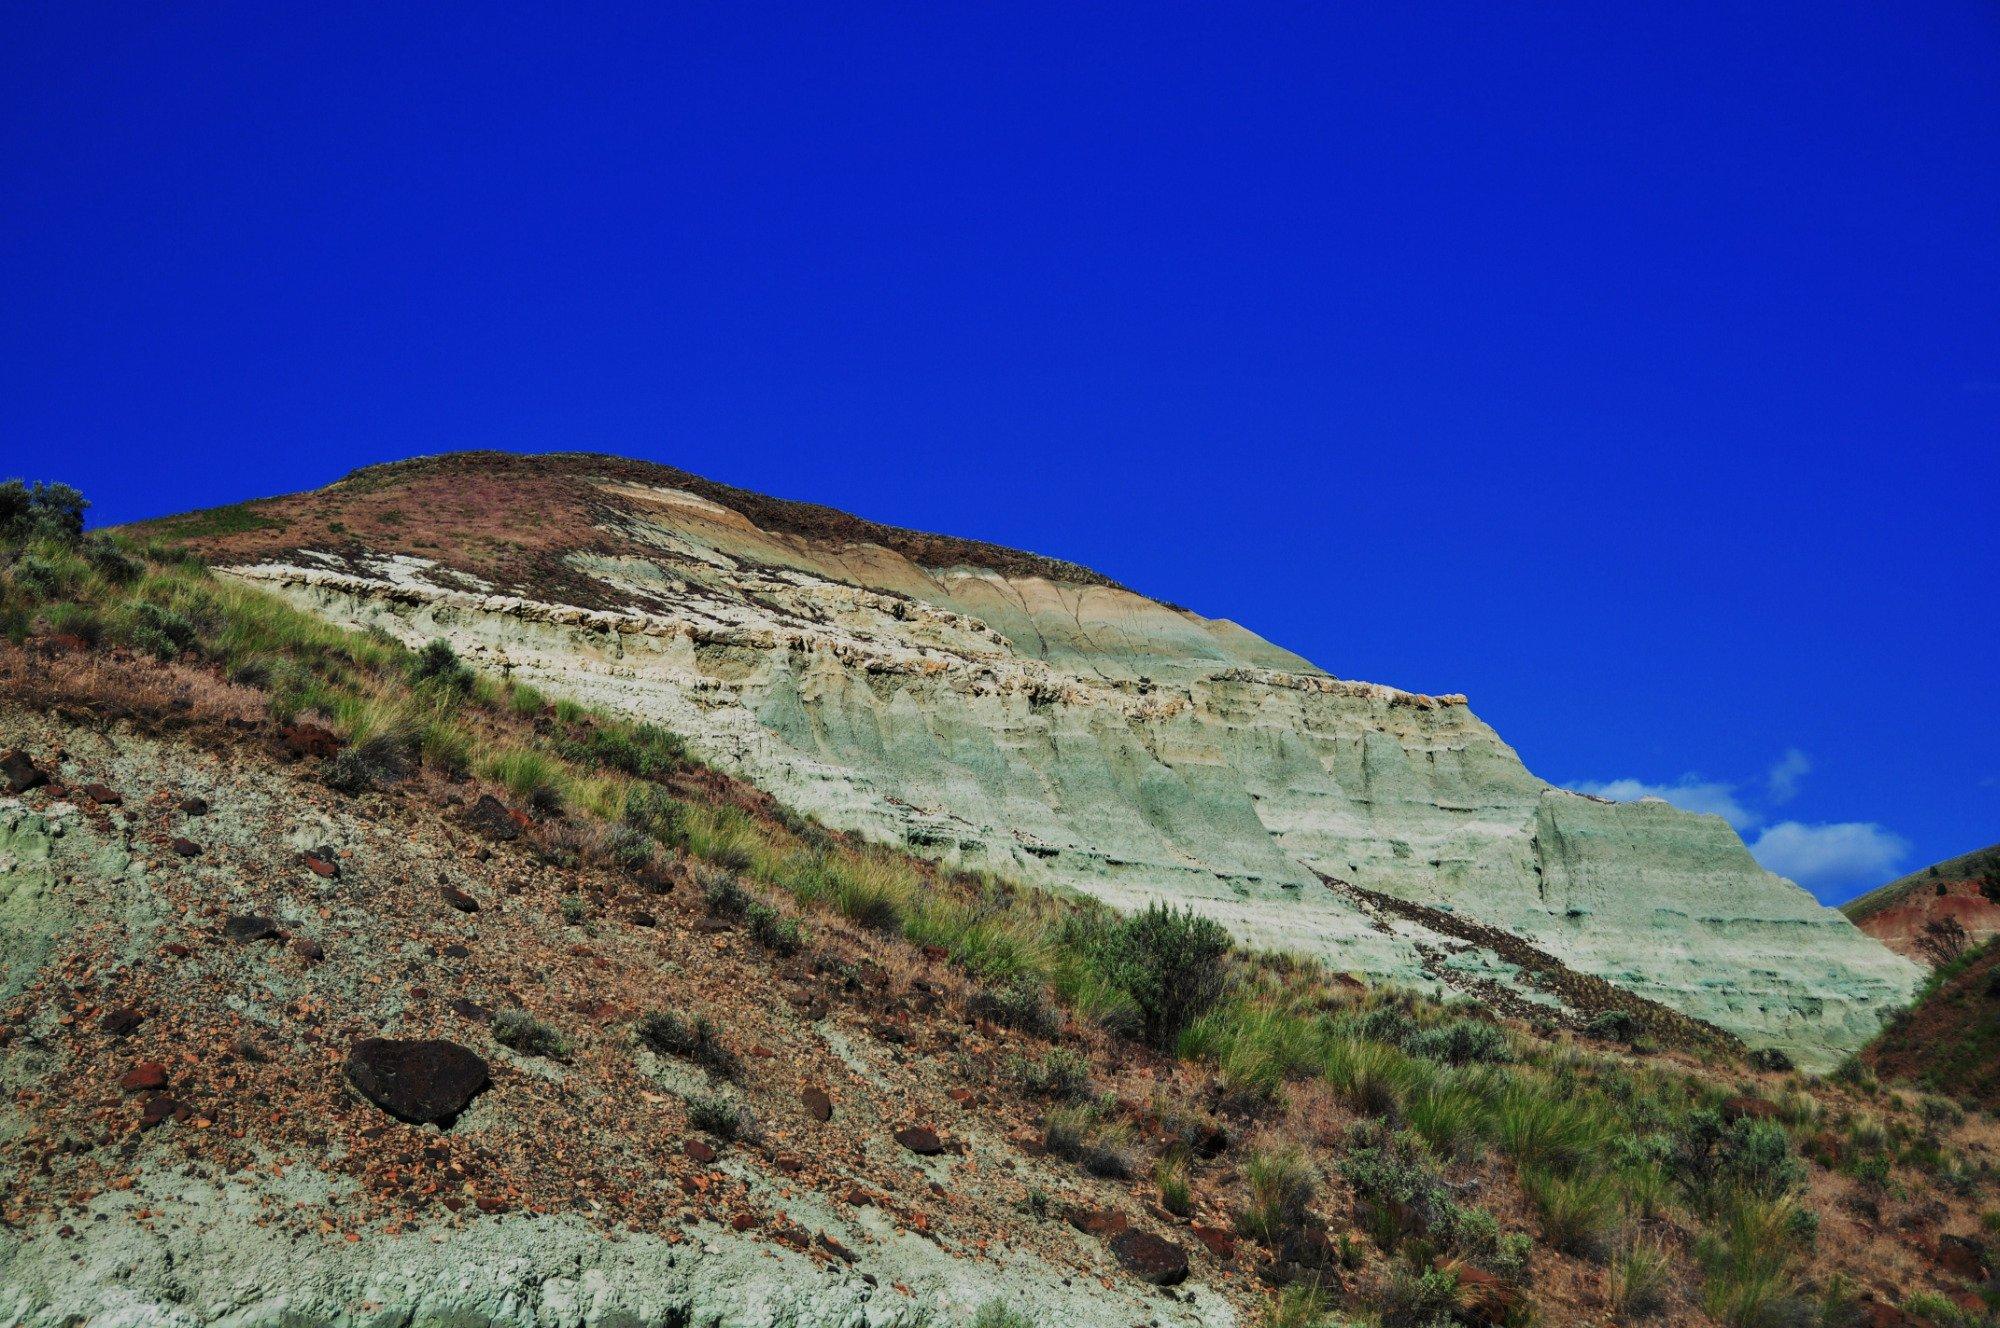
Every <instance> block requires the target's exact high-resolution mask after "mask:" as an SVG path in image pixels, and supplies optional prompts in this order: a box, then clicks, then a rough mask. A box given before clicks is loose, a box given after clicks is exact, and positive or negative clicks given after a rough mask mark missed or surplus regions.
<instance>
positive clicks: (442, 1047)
mask: <svg viewBox="0 0 2000 1328" xmlns="http://www.w3.org/2000/svg"><path fill="white" fill-rule="evenodd" d="M347 1078H348V1081H349V1082H351V1083H352V1084H353V1085H354V1086H355V1087H356V1088H358V1089H360V1090H361V1092H362V1094H363V1096H365V1097H366V1098H367V1099H368V1100H369V1101H370V1102H373V1103H374V1104H375V1105H376V1106H378V1107H380V1108H382V1110H384V1111H386V1112H388V1113H389V1114H390V1115H391V1116H394V1117H395V1118H396V1119H397V1120H401V1121H408V1122H409V1123H410V1124H412V1125H426V1124H429V1123H430V1122H432V1121H436V1122H437V1123H438V1124H439V1125H443V1126H447V1127H448V1126H450V1124H451V1123H452V1122H453V1121H454V1120H456V1119H458V1113H460V1112H461V1111H464V1110H465V1108H466V1105H467V1104H468V1103H470V1102H471V1101H472V1099H473V1098H475V1097H477V1096H478V1095H479V1092H480V1090H481V1089H483V1088H485V1087H486V1082H487V1070H486V1062H485V1061H483V1060H481V1059H480V1058H479V1057H478V1055H476V1054H475V1053H473V1052H472V1051H471V1050H469V1049H467V1048H465V1047H461V1046H459V1045H458V1044H457V1043H456V1042H445V1041H443V1040H441V1039H428V1040H424V1041H410V1042H405V1041H400V1040H397V1039H394V1038H367V1039H364V1040H363V1041H360V1042H357V1043H355V1044H354V1048H353V1050H351V1051H350V1052H348V1054H347Z"/></svg>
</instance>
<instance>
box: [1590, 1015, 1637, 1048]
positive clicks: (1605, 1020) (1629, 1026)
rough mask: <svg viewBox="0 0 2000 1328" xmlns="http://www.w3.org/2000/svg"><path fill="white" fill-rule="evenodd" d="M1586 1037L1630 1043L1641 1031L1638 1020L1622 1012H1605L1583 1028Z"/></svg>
mask: <svg viewBox="0 0 2000 1328" xmlns="http://www.w3.org/2000/svg"><path fill="white" fill-rule="evenodd" d="M1583 1031H1584V1035H1585V1036H1586V1037H1594V1038H1597V1039H1599V1040H1600V1041H1604V1042H1624V1043H1628V1044H1629V1043H1631V1042H1634V1041H1636V1040H1637V1039H1638V1037H1639V1034H1640V1032H1641V1031H1642V1030H1641V1028H1640V1025H1639V1020H1638V1019H1637V1018H1636V1017H1635V1016H1633V1015H1631V1014H1629V1013H1627V1012H1626V1011H1624V1010H1605V1011H1603V1012H1601V1013H1599V1014H1598V1015H1596V1016H1595V1017H1593V1018H1592V1019H1591V1020H1590V1022H1589V1023H1587V1024H1585V1025H1584V1026H1583Z"/></svg>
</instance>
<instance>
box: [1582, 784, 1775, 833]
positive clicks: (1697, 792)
mask: <svg viewBox="0 0 2000 1328" xmlns="http://www.w3.org/2000/svg"><path fill="white" fill-rule="evenodd" d="M1570 787H1571V788H1573V789H1575V790H1576V791H1577V792H1578V793H1594V794H1596V795H1597V796H1598V797H1600V798H1610V799H1612V800H1614V801H1616V802H1637V801H1638V800H1639V799H1640V798H1660V799H1662V800H1664V801H1666V802H1671V803H1672V804H1673V805H1674V806H1676V807H1679V808H1680V809H1681V810H1682V811H1689V812H1705V813H1707V814H1708V815H1710V816H1720V817H1721V818H1722V819H1723V820H1725V821H1727V822H1729V824H1730V825H1731V826H1733V827H1735V828H1736V829H1737V830H1748V829H1750V828H1751V827H1752V826H1754V825H1756V824H1757V822H1758V820H1759V818H1758V816H1757V814H1756V813H1755V812H1752V811H1750V810H1748V809H1747V808H1745V807H1744V806H1743V804H1742V803H1740V802H1738V801H1737V800H1736V786H1735V785H1734V784H1722V783H1717V782H1714V781H1712V780H1704V779H1702V778H1700V777H1699V776H1697V775H1682V776H1681V777H1680V779H1679V780H1677V781H1675V782H1674V783H1672V784H1648V783H1646V782H1645V781H1643V780H1638V779H1613V780H1607V781H1604V782H1602V783H1599V782H1596V781H1593V780H1587V779H1586V780H1582V781H1579V782H1577V783H1574V784H1571V785H1570Z"/></svg>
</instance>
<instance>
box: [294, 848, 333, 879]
mask: <svg viewBox="0 0 2000 1328" xmlns="http://www.w3.org/2000/svg"><path fill="white" fill-rule="evenodd" d="M299 860H300V861H301V862H303V863H305V865H306V870H307V871H309V872H311V873H312V874H313V875H315V876H323V877H325V878H326V879H327V880H329V881H332V880H338V879H339V877H340V864H339V863H337V862H335V861H334V860H333V857H332V855H331V854H329V855H328V856H326V857H321V856H320V855H319V854H317V853H301V854H300V855H299Z"/></svg>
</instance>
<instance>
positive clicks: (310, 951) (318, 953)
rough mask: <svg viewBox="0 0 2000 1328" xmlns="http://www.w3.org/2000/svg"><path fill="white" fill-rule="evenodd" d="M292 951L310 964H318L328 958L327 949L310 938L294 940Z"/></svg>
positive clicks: (302, 937) (303, 937)
mask: <svg viewBox="0 0 2000 1328" xmlns="http://www.w3.org/2000/svg"><path fill="white" fill-rule="evenodd" d="M292 950H293V952H294V953H296V954H297V955H298V957H299V958H301V959H303V960H305V961H306V962H307V963H308V964H317V963H318V962H319V961H320V960H322V959H324V958H326V947H325V946H323V945H321V944H320V943H319V942H318V941H315V940H313V939H312V938H311V937H310V936H300V937H296V938H294V939H293V941H292Z"/></svg>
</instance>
